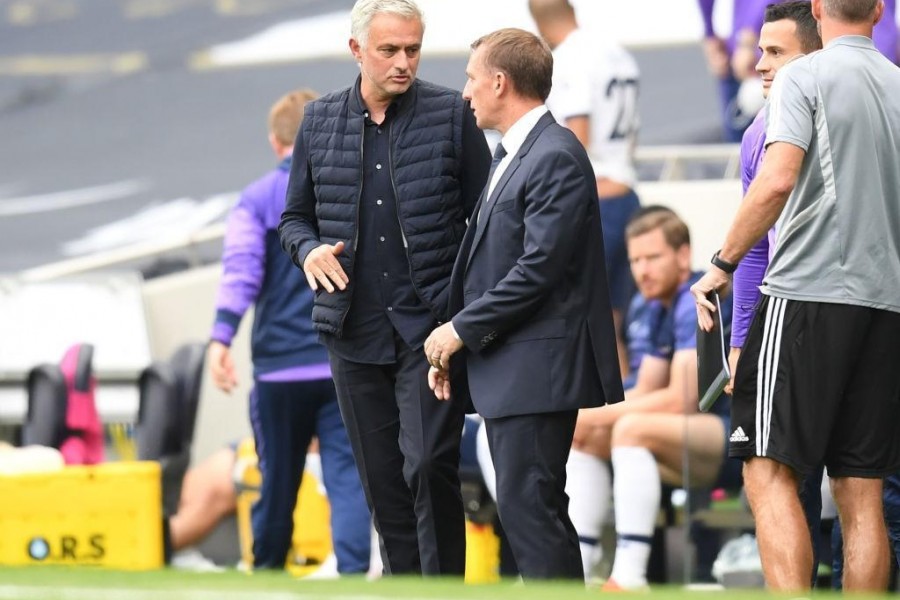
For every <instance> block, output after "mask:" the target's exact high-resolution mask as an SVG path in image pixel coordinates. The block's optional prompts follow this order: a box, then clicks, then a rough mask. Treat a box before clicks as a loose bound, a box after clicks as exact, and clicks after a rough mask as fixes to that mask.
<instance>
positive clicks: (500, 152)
mask: <svg viewBox="0 0 900 600" xmlns="http://www.w3.org/2000/svg"><path fill="white" fill-rule="evenodd" d="M505 156H506V148H504V147H503V144H497V147H496V148H495V149H494V158H493V160H491V171H490V173H489V174H488V185H490V183H491V179H493V178H494V171H496V170H497V165H499V164H500V161H501V160H503V158H504V157H505Z"/></svg>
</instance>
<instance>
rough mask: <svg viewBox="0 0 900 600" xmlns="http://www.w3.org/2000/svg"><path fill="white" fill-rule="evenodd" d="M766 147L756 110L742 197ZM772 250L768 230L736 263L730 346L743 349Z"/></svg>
mask: <svg viewBox="0 0 900 600" xmlns="http://www.w3.org/2000/svg"><path fill="white" fill-rule="evenodd" d="M765 148H766V110H765V109H763V110H761V111H759V114H757V115H756V118H755V119H753V123H751V124H750V127H748V128H747V131H745V132H744V138H743V139H742V140H741V183H742V184H743V188H744V195H746V194H747V189H748V188H749V187H750V182H751V181H753V178H754V177H756V174H757V172H759V167H760V165H761V164H762V160H763V156H765V153H766V152H765ZM774 250H775V228H774V227H773V228H772V229H770V230H769V233H768V235H766V236H765V237H763V238H762V239H761V240H759V242H757V243H756V245H755V246H754V247H753V248H751V249H750V251H749V252H748V253H747V255H746V256H745V257H744V258H743V259H742V260H741V262H739V263H738V268H737V270H736V271H735V272H734V291H733V295H734V307H733V313H732V315H733V316H732V321H731V347H732V348H743V347H744V340H746V339H747V331H748V330H749V328H750V321H752V320H753V309H754V307H755V306H756V303H757V302H758V301H759V296H760V291H759V286H760V285H762V281H763V277H764V276H765V274H766V269H767V268H768V266H769V261H770V260H771V259H772V253H773V252H774Z"/></svg>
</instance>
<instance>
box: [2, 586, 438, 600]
mask: <svg viewBox="0 0 900 600" xmlns="http://www.w3.org/2000/svg"><path fill="white" fill-rule="evenodd" d="M123 598H127V599H128V600H159V599H160V598H165V599H166V600H326V599H327V600H384V597H383V596H372V595H366V594H341V593H339V592H331V591H329V592H302V591H299V590H298V591H296V592H286V591H277V592H273V591H265V590H247V591H228V590H175V589H171V588H159V589H134V588H98V587H72V588H69V589H63V588H59V587H47V586H31V585H28V586H25V585H0V599H2V600H51V599H59V600H122V599H123ZM429 600H455V599H453V598H431V597H429Z"/></svg>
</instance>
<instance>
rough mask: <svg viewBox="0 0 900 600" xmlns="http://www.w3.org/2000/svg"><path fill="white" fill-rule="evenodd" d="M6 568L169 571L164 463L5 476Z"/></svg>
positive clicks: (1, 558)
mask: <svg viewBox="0 0 900 600" xmlns="http://www.w3.org/2000/svg"><path fill="white" fill-rule="evenodd" d="M0 498H2V499H3V500H2V502H0V505H2V508H0V564H4V565H33V564H56V565H91V566H100V567H110V568H115V569H129V570H146V569H157V568H160V567H162V565H163V548H162V492H161V490H160V469H159V464H158V463H156V462H121V463H109V464H104V465H97V466H91V467H65V468H64V469H62V470H60V471H56V472H53V473H40V474H23V475H0Z"/></svg>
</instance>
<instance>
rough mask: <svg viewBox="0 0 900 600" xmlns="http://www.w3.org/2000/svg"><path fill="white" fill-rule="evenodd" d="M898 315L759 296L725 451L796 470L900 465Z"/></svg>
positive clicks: (858, 472)
mask: <svg viewBox="0 0 900 600" xmlns="http://www.w3.org/2000/svg"><path fill="white" fill-rule="evenodd" d="M898 430H900V313H894V312H890V311H886V310H879V309H874V308H867V307H862V306H852V305H848V304H828V303H822V302H801V301H796V300H785V299H783V298H772V297H769V296H765V295H764V296H763V297H762V299H761V302H760V304H759V307H758V308H757V310H756V314H755V315H754V317H753V322H752V323H751V325H750V331H749V332H748V335H747V341H746V343H745V344H744V349H743V351H742V352H741V358H740V360H739V361H738V365H737V374H736V377H735V385H734V396H733V399H732V403H731V432H730V433H729V455H730V456H733V457H738V458H747V457H751V456H765V457H769V458H772V459H774V460H777V461H778V462H781V463H784V464H786V465H788V466H790V467H792V468H794V469H795V470H796V471H798V472H799V473H802V474H808V473H811V472H812V471H813V470H814V469H815V468H816V467H817V466H818V465H819V464H821V463H822V462H824V463H825V466H826V467H827V468H828V474H829V475H832V476H836V477H847V476H849V477H881V476H883V475H887V474H889V473H893V472H896V471H897V470H898V469H900V435H898Z"/></svg>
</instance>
